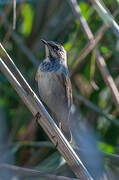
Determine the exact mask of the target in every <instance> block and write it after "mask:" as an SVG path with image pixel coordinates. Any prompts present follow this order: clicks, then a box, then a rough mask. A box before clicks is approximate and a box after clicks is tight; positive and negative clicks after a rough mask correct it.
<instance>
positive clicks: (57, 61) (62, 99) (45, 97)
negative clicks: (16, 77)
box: [35, 39, 72, 142]
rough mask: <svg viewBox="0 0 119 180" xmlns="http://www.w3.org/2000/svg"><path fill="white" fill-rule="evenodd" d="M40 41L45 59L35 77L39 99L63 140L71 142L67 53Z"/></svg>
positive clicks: (70, 89) (69, 83)
mask: <svg viewBox="0 0 119 180" xmlns="http://www.w3.org/2000/svg"><path fill="white" fill-rule="evenodd" d="M41 41H42V42H43V44H44V45H45V52H46V57H45V59H44V60H43V61H42V62H41V64H40V65H39V67H38V70H37V72H36V76H35V80H36V81H37V83H38V91H39V97H40V99H41V101H42V103H43V104H44V106H45V107H46V109H47V111H48V112H49V114H50V115H51V117H52V118H53V119H54V121H55V123H56V125H57V126H58V127H59V128H60V130H61V132H62V133H63V135H64V136H65V138H66V139H67V140H68V141H69V142H71V141H72V134H71V130H70V124H69V119H70V112H71V105H72V86H71V81H70V74H69V70H68V66H67V52H66V50H65V49H64V47H63V46H62V45H61V44H59V43H57V42H54V41H46V40H43V39H42V40H41Z"/></svg>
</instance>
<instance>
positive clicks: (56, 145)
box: [52, 135, 58, 148]
mask: <svg viewBox="0 0 119 180" xmlns="http://www.w3.org/2000/svg"><path fill="white" fill-rule="evenodd" d="M52 138H53V139H54V138H55V136H54V135H53V136H52ZM57 147H58V141H56V144H55V148H57Z"/></svg>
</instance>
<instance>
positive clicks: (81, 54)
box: [70, 24, 108, 75]
mask: <svg viewBox="0 0 119 180" xmlns="http://www.w3.org/2000/svg"><path fill="white" fill-rule="evenodd" d="M107 29H108V26H106V25H105V24H104V25H102V26H101V27H100V28H99V30H98V31H97V32H96V33H95V35H94V40H92V41H89V42H88V43H87V44H86V46H85V47H84V48H83V49H82V50H81V51H80V52H79V53H78V55H76V56H75V57H74V59H73V60H72V63H71V65H70V66H71V67H72V66H73V67H72V69H71V75H73V74H74V73H75V72H77V70H78V69H79V66H80V64H81V62H82V61H83V60H84V58H86V57H87V55H88V54H89V53H90V52H91V51H92V50H93V49H94V48H95V47H96V45H97V43H98V42H99V41H100V40H101V38H102V36H103V34H104V32H105V31H106V30H107ZM76 60H77V61H76ZM78 61H79V62H78Z"/></svg>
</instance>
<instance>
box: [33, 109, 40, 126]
mask: <svg viewBox="0 0 119 180" xmlns="http://www.w3.org/2000/svg"><path fill="white" fill-rule="evenodd" d="M39 118H41V114H40V113H39V112H37V113H36V115H35V116H34V120H35V122H36V124H37V125H38V126H39V123H38V119H39Z"/></svg>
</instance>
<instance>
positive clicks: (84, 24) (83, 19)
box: [69, 0, 93, 41]
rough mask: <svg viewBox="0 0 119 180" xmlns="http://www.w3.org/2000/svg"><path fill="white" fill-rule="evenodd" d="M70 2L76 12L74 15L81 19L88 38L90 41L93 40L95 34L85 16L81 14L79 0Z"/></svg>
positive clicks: (70, 0)
mask: <svg viewBox="0 0 119 180" xmlns="http://www.w3.org/2000/svg"><path fill="white" fill-rule="evenodd" d="M69 3H70V5H71V7H72V10H73V12H74V15H75V16H76V17H77V18H78V19H79V20H80V22H81V27H82V30H83V31H84V32H85V35H86V38H87V39H88V40H89V41H90V40H93V34H92V32H91V30H90V28H89V27H88V25H87V22H86V20H85V18H84V17H83V16H82V15H81V10H80V8H79V7H78V4H77V1H76V0H69Z"/></svg>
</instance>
